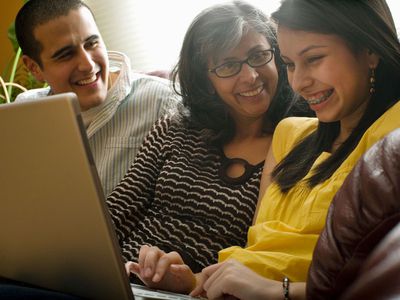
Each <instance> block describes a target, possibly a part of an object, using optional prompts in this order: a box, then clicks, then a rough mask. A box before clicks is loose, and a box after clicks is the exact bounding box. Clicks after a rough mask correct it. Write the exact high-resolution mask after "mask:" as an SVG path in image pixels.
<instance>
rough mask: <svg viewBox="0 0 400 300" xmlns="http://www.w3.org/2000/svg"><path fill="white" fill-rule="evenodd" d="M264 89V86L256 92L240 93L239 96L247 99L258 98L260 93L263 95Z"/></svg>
mask: <svg viewBox="0 0 400 300" xmlns="http://www.w3.org/2000/svg"><path fill="white" fill-rule="evenodd" d="M263 89H264V88H263V87H262V86H260V87H259V88H257V89H255V90H252V91H249V92H244V93H239V95H240V96H245V97H253V96H256V95H258V94H259V93H261V91H262V90H263Z"/></svg>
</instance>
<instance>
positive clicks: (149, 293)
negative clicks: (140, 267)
mask: <svg viewBox="0 0 400 300" xmlns="http://www.w3.org/2000/svg"><path fill="white" fill-rule="evenodd" d="M131 288H132V292H133V294H134V295H135V299H138V298H139V297H141V298H142V299H143V300H147V299H158V300H199V299H204V298H194V297H190V296H188V295H183V294H177V293H170V292H165V291H158V290H152V289H149V288H147V287H145V286H142V285H138V284H133V283H131ZM142 299H140V298H139V299H138V300H142Z"/></svg>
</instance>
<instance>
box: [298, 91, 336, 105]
mask: <svg viewBox="0 0 400 300" xmlns="http://www.w3.org/2000/svg"><path fill="white" fill-rule="evenodd" d="M333 91H334V90H333V89H331V90H328V91H325V92H321V93H318V94H315V95H313V96H312V97H309V98H305V99H306V101H307V103H308V104H309V105H316V104H320V103H322V102H324V101H326V100H327V99H328V98H329V97H330V96H331V95H332V94H333Z"/></svg>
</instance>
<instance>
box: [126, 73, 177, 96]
mask: <svg viewBox="0 0 400 300" xmlns="http://www.w3.org/2000/svg"><path fill="white" fill-rule="evenodd" d="M132 87H133V88H135V89H137V90H142V91H143V90H147V91H148V92H159V93H162V92H164V93H173V88H172V82H171V81H170V80H169V79H165V78H160V77H157V76H151V75H146V74H142V73H133V80H132Z"/></svg>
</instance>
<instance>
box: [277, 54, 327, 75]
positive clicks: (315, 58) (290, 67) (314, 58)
mask: <svg viewBox="0 0 400 300" xmlns="http://www.w3.org/2000/svg"><path fill="white" fill-rule="evenodd" d="M323 57H324V56H323V55H318V56H310V57H307V58H306V59H305V61H304V64H306V65H313V64H316V63H318V62H319V61H320V60H321V59H322V58H323ZM283 65H284V66H285V67H286V69H287V70H288V71H293V70H294V69H295V64H294V63H293V62H285V61H284V62H283Z"/></svg>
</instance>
